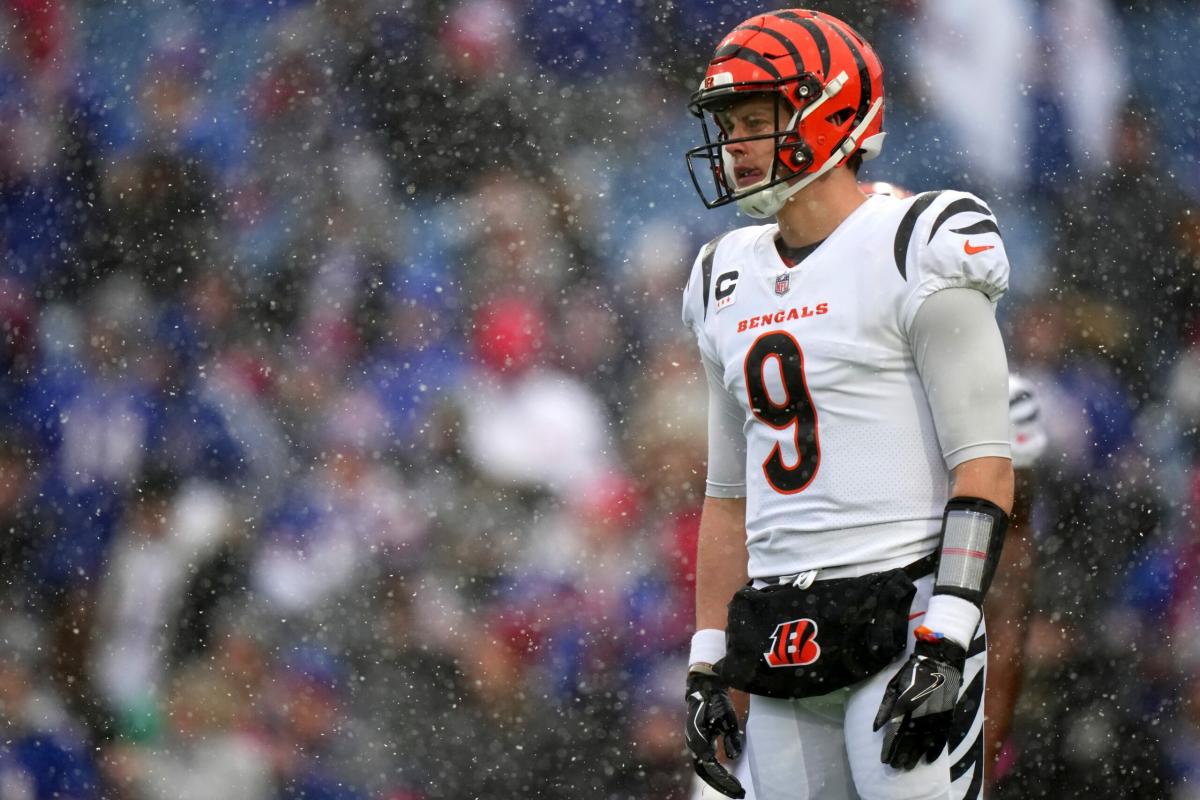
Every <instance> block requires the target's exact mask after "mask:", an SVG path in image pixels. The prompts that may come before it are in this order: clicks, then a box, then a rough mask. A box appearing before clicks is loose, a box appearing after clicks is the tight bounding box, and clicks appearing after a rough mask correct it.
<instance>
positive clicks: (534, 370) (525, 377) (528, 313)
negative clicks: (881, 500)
mask: <svg viewBox="0 0 1200 800" xmlns="http://www.w3.org/2000/svg"><path fill="white" fill-rule="evenodd" d="M473 329H474V330H473V337H474V341H473V344H474V349H475V353H476V355H477V358H478V360H479V366H478V367H477V368H476V370H475V372H474V374H473V375H472V376H471V377H470V378H468V379H467V380H466V381H465V383H464V385H463V387H462V389H461V390H460V393H459V397H458V403H459V405H460V407H461V410H462V414H463V422H464V427H463V443H464V445H465V447H466V449H467V455H468V457H469V458H470V459H471V460H472V461H473V462H474V463H475V465H476V466H477V468H478V469H479V470H480V472H481V473H482V474H483V475H484V476H485V477H486V478H488V479H489V480H491V481H492V482H494V483H495V484H496V485H498V486H502V487H513V486H515V487H523V488H531V489H538V488H540V489H547V490H550V491H553V492H556V493H561V494H566V493H567V492H569V491H571V490H572V489H573V488H574V487H575V486H577V485H579V484H585V483H587V481H588V479H589V478H591V477H593V476H595V475H598V474H601V473H603V472H604V471H605V469H606V466H607V465H608V464H610V463H611V462H612V459H613V457H614V453H613V449H612V445H611V444H610V441H611V437H610V433H609V429H608V425H609V422H608V420H607V418H606V414H605V411H604V408H603V407H602V406H601V405H600V404H599V402H598V400H597V398H596V396H595V395H594V394H593V392H592V390H591V389H590V388H589V387H588V386H587V385H586V384H585V383H583V382H582V381H581V380H579V379H577V378H575V377H573V376H571V375H568V374H567V373H564V372H560V371H558V370H557V369H554V368H553V367H552V366H550V365H549V364H547V363H545V359H544V357H543V355H542V351H543V349H544V348H545V347H546V346H547V344H548V343H547V341H546V337H547V335H548V333H549V332H548V331H547V324H546V320H545V318H544V316H543V315H542V312H541V310H540V309H539V308H538V307H537V306H536V305H535V304H534V303H533V302H531V301H530V300H526V299H523V298H521V297H519V296H510V297H501V298H497V299H495V300H492V301H491V302H489V303H488V304H487V305H485V306H483V307H482V308H481V309H480V311H479V312H478V313H477V314H476V315H475V318H474V324H473ZM564 444H566V445H567V446H566V447H564Z"/></svg>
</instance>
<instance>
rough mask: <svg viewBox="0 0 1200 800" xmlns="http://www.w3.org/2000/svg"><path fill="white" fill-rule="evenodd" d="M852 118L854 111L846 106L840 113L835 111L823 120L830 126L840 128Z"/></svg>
mask: <svg viewBox="0 0 1200 800" xmlns="http://www.w3.org/2000/svg"><path fill="white" fill-rule="evenodd" d="M853 117H854V109H853V108H850V107H849V106H847V107H846V108H843V109H842V110H841V111H835V112H833V113H832V114H830V115H829V116H827V117H826V118H825V121H826V122H828V123H829V124H831V125H837V126H838V127H841V126H842V125H845V124H846V123H847V122H849V121H850V120H851V119H852V118H853Z"/></svg>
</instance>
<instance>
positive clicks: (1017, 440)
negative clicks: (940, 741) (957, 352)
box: [692, 184, 1047, 800]
mask: <svg viewBox="0 0 1200 800" xmlns="http://www.w3.org/2000/svg"><path fill="white" fill-rule="evenodd" d="M862 188H863V190H864V191H866V192H867V193H868V194H888V195H892V196H894V197H910V196H911V193H910V192H908V191H907V190H905V189H902V188H899V187H893V186H891V185H890V184H889V185H887V186H881V185H879V184H874V185H871V186H862ZM1008 412H1009V425H1010V428H1011V431H1012V459H1013V470H1014V472H1015V475H1016V491H1015V493H1014V496H1013V511H1012V514H1011V515H1010V524H1009V528H1008V533H1007V534H1006V535H1005V537H1004V551H1003V553H1002V554H1001V556H1000V567H999V568H998V569H997V571H996V579H995V581H994V583H993V585H992V588H991V590H990V591H989V592H988V595H987V598H986V600H985V601H984V617H985V618H986V619H987V620H988V621H989V623H990V628H991V633H989V634H988V656H987V658H988V663H987V692H986V696H985V698H984V709H985V711H986V715H985V720H984V728H983V732H984V752H985V754H986V756H987V758H986V761H985V764H986V766H987V774H988V781H989V785H990V784H991V783H993V782H994V781H993V780H992V778H993V777H998V776H995V767H996V761H997V759H998V758H999V755H1000V752H1001V750H1002V748H1003V746H1004V743H1005V740H1006V739H1007V738H1008V732H1009V727H1010V725H1011V724H1012V717H1013V710H1014V708H1015V707H1016V702H1017V696H1018V694H1019V693H1020V690H1021V674H1022V664H1021V650H1022V646H1023V643H1024V631H1025V630H1026V624H1027V622H1028V617H1029V582H1030V580H1031V579H1032V576H1033V560H1034V559H1033V556H1034V551H1033V539H1032V534H1031V532H1030V530H1029V522H1030V520H1029V515H1030V512H1031V508H1032V505H1033V501H1034V497H1035V494H1034V468H1035V466H1036V465H1037V462H1038V461H1039V460H1040V459H1041V457H1042V453H1043V452H1045V449H1046V442H1047V439H1046V431H1045V428H1044V427H1043V426H1042V420H1041V405H1040V403H1039V402H1038V398H1037V393H1036V391H1035V389H1034V387H1033V384H1031V383H1030V382H1029V381H1028V380H1026V379H1025V378H1023V377H1021V376H1020V375H1018V374H1015V373H1014V374H1011V375H1009V378H1008ZM738 699H740V698H737V697H736V696H735V704H736V705H739V706H740V705H742V704H741V703H736V700H738ZM739 711H742V712H744V708H739ZM735 774H736V776H737V779H738V781H739V783H741V784H742V785H743V788H745V789H746V798H748V800H754V794H753V789H752V788H751V784H750V779H749V771H748V769H747V764H746V763H745V762H744V761H739V762H738V764H737V770H736V772H735ZM696 782H697V783H698V784H700V785H698V786H696V787H695V789H694V791H693V793H692V794H693V796H694V797H697V798H703V799H704V800H716V799H717V798H719V797H721V795H720V794H718V793H717V792H716V790H714V789H713V788H712V787H711V786H708V785H707V784H705V783H703V782H702V781H700V780H699V778H697V781H696Z"/></svg>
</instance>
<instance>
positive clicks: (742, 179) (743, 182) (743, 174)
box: [733, 167, 767, 189]
mask: <svg viewBox="0 0 1200 800" xmlns="http://www.w3.org/2000/svg"><path fill="white" fill-rule="evenodd" d="M766 175H767V174H766V173H765V172H763V171H762V170H761V169H759V168H758V167H734V168H733V180H734V182H735V183H736V184H737V187H738V188H739V189H745V188H746V187H747V186H753V185H754V184H756V183H758V182H759V181H761V180H762V179H763V178H765V177H766Z"/></svg>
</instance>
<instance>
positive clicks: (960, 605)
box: [921, 594, 983, 650]
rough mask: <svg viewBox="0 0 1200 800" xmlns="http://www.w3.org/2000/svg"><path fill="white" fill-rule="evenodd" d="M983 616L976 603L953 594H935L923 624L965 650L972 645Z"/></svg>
mask: <svg viewBox="0 0 1200 800" xmlns="http://www.w3.org/2000/svg"><path fill="white" fill-rule="evenodd" d="M982 618H983V612H981V611H980V610H979V606H977V605H975V604H974V603H972V602H970V601H968V600H963V599H962V598H961V597H955V596H954V595H952V594H935V595H934V596H933V597H931V598H929V610H927V611H926V612H925V619H923V620H921V624H922V625H924V626H925V627H926V628H929V629H930V630H932V631H936V632H937V633H940V634H942V635H943V636H945V637H946V638H947V639H952V640H953V641H954V643H955V644H957V645H959V646H960V647H962V648H963V649H964V650H965V649H967V648H969V647H970V646H971V641H972V640H973V639H974V638H975V631H976V630H977V629H978V628H979V621H980V619H982Z"/></svg>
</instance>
